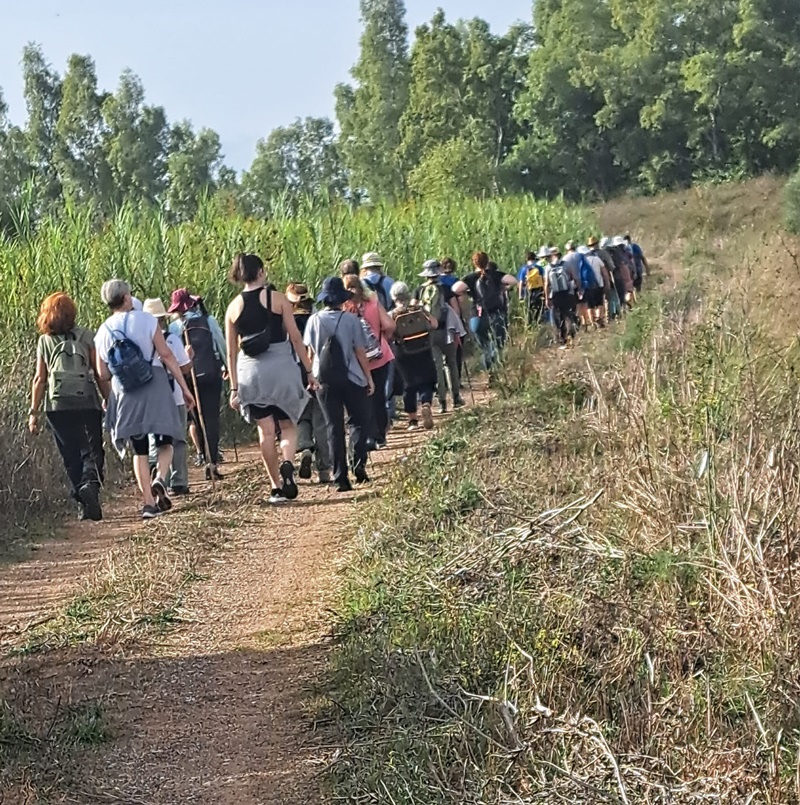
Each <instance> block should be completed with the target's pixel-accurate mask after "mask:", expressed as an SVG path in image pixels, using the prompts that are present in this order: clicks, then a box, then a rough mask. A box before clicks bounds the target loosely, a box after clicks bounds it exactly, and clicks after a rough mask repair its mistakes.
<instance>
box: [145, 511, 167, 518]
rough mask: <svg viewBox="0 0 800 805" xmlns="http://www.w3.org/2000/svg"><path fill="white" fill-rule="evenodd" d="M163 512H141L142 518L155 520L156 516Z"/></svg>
mask: <svg viewBox="0 0 800 805" xmlns="http://www.w3.org/2000/svg"><path fill="white" fill-rule="evenodd" d="M162 514H164V512H162V511H157V512H147V513H144V514H142V520H155V519H156V517H160V516H161V515H162Z"/></svg>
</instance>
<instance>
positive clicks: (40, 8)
mask: <svg viewBox="0 0 800 805" xmlns="http://www.w3.org/2000/svg"><path fill="white" fill-rule="evenodd" d="M406 5H407V8H408V24H409V28H410V30H411V32H412V33H413V31H414V28H415V27H416V26H417V25H419V24H421V23H423V22H426V21H428V20H430V18H431V17H432V16H433V14H434V12H435V10H436V9H437V7H440V6H441V7H442V8H444V10H445V13H446V14H447V16H448V18H449V19H453V20H455V19H457V18H459V17H464V18H469V17H475V16H480V17H483V18H484V19H485V20H487V21H488V22H489V23H490V25H491V26H492V28H493V30H495V31H502V30H505V29H506V28H507V27H508V26H509V25H511V24H512V23H513V22H515V21H517V20H526V21H527V20H529V19H530V17H531V7H532V4H531V0H491V2H489V0H406ZM2 6H12V7H13V11H11V10H9V9H8V8H6V9H3V8H2ZM358 8H359V4H358V0H24V2H18V3H13V4H12V2H11V0H0V88H2V91H3V95H4V97H5V100H6V102H7V103H8V105H9V107H10V115H11V119H12V121H13V122H14V123H18V124H21V123H22V122H23V121H24V119H25V108H24V103H23V99H22V79H21V74H20V67H19V61H20V58H21V54H22V48H23V47H24V46H25V44H26V43H27V42H31V41H32V42H38V43H40V44H41V45H42V47H43V48H44V52H45V55H46V57H47V59H48V60H49V61H50V62H51V63H52V64H53V66H54V67H55V68H56V69H57V70H58V71H59V72H60V73H63V70H64V68H65V65H66V61H67V58H68V56H69V55H70V54H71V53H81V54H89V55H90V56H92V57H93V58H94V60H95V63H96V65H97V75H98V79H99V83H100V87H101V88H102V89H107V90H112V89H114V87H115V86H116V84H117V79H118V77H119V74H120V73H121V72H122V70H123V69H124V68H126V67H130V68H131V69H132V70H133V71H134V72H135V73H137V74H138V75H139V76H140V77H141V79H142V82H143V84H144V87H145V91H146V93H147V99H148V102H149V103H154V104H159V105H162V106H164V108H165V109H166V111H167V115H168V116H169V119H170V120H171V121H175V120H179V119H182V118H189V119H191V120H192V121H193V123H194V124H195V126H196V127H198V128H199V127H201V126H210V127H211V128H213V129H215V130H216V131H218V132H219V134H220V136H221V137H222V143H223V148H224V151H225V156H226V161H227V163H228V164H229V165H231V166H233V167H235V168H237V169H242V168H245V167H247V166H248V165H249V164H250V162H251V160H252V158H253V154H254V149H255V143H256V140H258V139H259V138H260V137H264V136H266V135H267V134H268V133H269V132H270V131H271V130H272V129H273V128H275V127H276V126H280V125H285V124H287V123H291V122H292V121H293V120H294V119H295V118H297V117H305V116H307V115H315V116H322V115H328V116H330V117H333V89H334V86H335V85H336V84H337V83H338V82H340V81H345V80H347V79H348V71H349V69H350V67H351V66H352V65H353V63H354V62H355V60H356V58H357V57H358V39H359V36H360V32H361V27H360V23H359V11H358Z"/></svg>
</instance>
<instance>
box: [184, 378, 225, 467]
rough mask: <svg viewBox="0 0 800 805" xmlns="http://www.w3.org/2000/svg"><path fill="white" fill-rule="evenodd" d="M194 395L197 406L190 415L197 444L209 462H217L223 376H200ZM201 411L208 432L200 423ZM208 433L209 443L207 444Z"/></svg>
mask: <svg viewBox="0 0 800 805" xmlns="http://www.w3.org/2000/svg"><path fill="white" fill-rule="evenodd" d="M194 396H195V400H197V407H196V408H195V409H194V410H193V411H192V413H191V414H190V415H189V416H191V418H192V420H193V421H194V424H195V427H196V428H197V444H198V445H199V447H200V452H201V453H202V454H203V455H204V456H205V457H206V461H207V462H208V463H209V464H216V463H217V459H218V458H219V435H220V404H221V398H222V377H221V376H219V377H212V378H208V379H206V378H198V380H197V385H196V386H195V387H194ZM200 411H202V412H203V423H204V424H205V426H206V432H205V433H203V428H202V426H201V423H200ZM206 435H207V436H208V445H206V438H205V437H206Z"/></svg>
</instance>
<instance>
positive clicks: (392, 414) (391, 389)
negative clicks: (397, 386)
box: [386, 361, 397, 430]
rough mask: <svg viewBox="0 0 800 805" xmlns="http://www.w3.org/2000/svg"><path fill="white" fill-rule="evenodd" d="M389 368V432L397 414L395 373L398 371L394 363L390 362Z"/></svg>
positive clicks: (387, 408) (387, 421)
mask: <svg viewBox="0 0 800 805" xmlns="http://www.w3.org/2000/svg"><path fill="white" fill-rule="evenodd" d="M387 366H388V369H389V371H388V374H387V376H386V429H387V430H388V429H389V425H390V424H391V423H392V422H394V419H395V414H396V409H395V402H394V373H395V372H396V371H397V367H396V366H395V362H394V361H390V362H389V363H388V364H387Z"/></svg>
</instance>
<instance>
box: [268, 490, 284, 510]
mask: <svg viewBox="0 0 800 805" xmlns="http://www.w3.org/2000/svg"><path fill="white" fill-rule="evenodd" d="M287 502H288V501H287V500H286V495H284V494H283V490H282V489H273V490H272V491H271V492H270V493H269V505H270V506H280V505H281V504H282V503H287Z"/></svg>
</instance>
